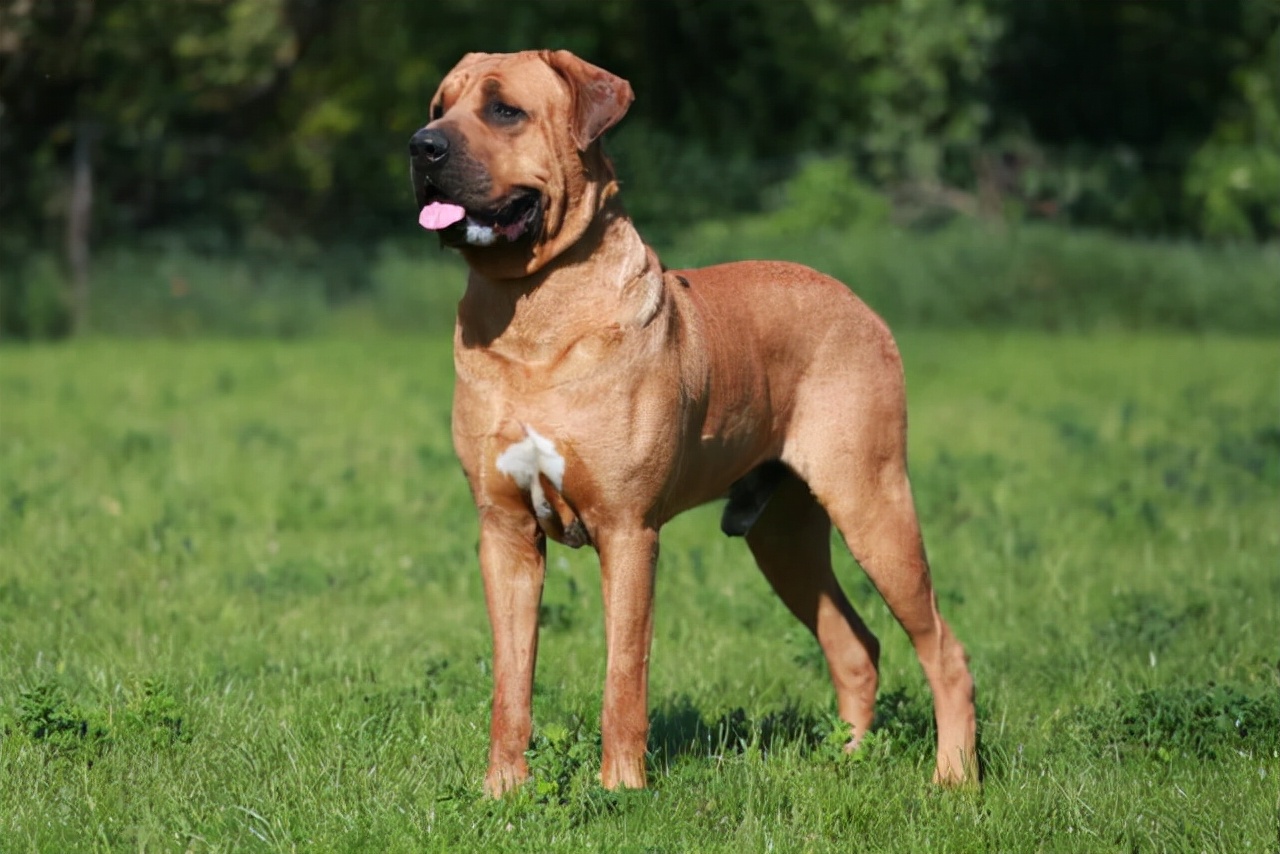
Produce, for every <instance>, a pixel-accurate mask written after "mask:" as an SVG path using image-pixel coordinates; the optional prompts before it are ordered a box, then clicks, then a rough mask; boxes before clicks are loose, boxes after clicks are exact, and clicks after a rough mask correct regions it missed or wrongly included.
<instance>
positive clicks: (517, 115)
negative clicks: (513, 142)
mask: <svg viewBox="0 0 1280 854" xmlns="http://www.w3.org/2000/svg"><path fill="white" fill-rule="evenodd" d="M489 115H490V116H491V117H492V118H493V120H494V121H496V122H500V123H502V124H514V123H515V122H518V121H519V120H520V119H523V118H524V117H525V115H526V113H525V111H524V110H522V109H520V108H519V107H513V106H511V105H510V104H506V103H503V102H502V101H490V102H489Z"/></svg>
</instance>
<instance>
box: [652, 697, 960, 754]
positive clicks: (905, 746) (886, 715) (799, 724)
mask: <svg viewBox="0 0 1280 854" xmlns="http://www.w3.org/2000/svg"><path fill="white" fill-rule="evenodd" d="M871 732H872V733H877V734H878V736H877V737H878V738H880V739H881V740H886V739H887V740H891V741H892V742H893V743H894V744H895V745H896V746H897V747H898V748H900V749H902V750H903V752H907V753H916V752H918V753H920V754H921V755H922V756H923V755H925V754H927V753H928V751H930V750H932V748H933V742H934V739H935V737H936V736H935V732H936V730H935V728H934V722H933V714H932V710H931V709H930V708H929V707H928V705H927V704H922V703H921V702H920V701H919V699H918V698H915V697H913V696H912V695H910V694H908V693H907V692H905V691H903V690H902V689H897V690H894V691H890V692H886V693H884V694H881V696H880V697H879V698H878V699H877V701H876V716H875V723H874V724H873V725H872V728H871ZM843 734H844V729H843V727H842V725H841V723H840V721H839V720H838V719H837V717H836V716H835V714H834V713H823V712H820V711H815V710H812V709H802V708H801V707H799V706H797V705H795V704H793V703H788V704H787V705H786V706H784V707H783V708H781V709H779V710H776V711H772V712H768V713H767V714H764V715H762V716H759V717H752V716H750V715H748V714H747V712H746V711H745V710H744V709H742V708H736V709H733V710H732V711H728V712H725V713H723V714H721V715H719V716H718V717H714V718H711V717H708V716H707V715H704V714H703V712H702V711H701V710H700V709H699V708H698V707H697V705H696V704H695V703H694V702H693V700H692V699H690V698H689V697H688V696H684V695H682V696H677V697H674V698H672V699H671V700H669V701H667V702H666V703H663V704H662V705H661V706H659V707H657V708H656V709H654V710H653V712H652V713H651V714H650V716H649V748H650V751H651V754H652V758H653V761H654V762H655V764H657V765H659V766H671V765H674V764H677V763H678V762H679V761H680V760H682V759H694V758H697V759H708V758H721V757H725V756H731V755H739V754H743V753H746V752H747V751H748V750H753V749H758V750H759V751H760V752H761V754H763V755H768V754H769V753H772V752H775V751H778V750H797V751H798V752H799V753H800V755H802V756H807V755H810V754H814V753H817V752H821V751H824V750H832V749H833V748H832V745H833V744H836V745H839V744H840V743H841V741H842V739H843ZM836 749H837V750H838V747H837V748H836ZM895 752H896V751H895Z"/></svg>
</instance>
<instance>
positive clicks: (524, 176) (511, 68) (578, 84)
mask: <svg viewBox="0 0 1280 854" xmlns="http://www.w3.org/2000/svg"><path fill="white" fill-rule="evenodd" d="M632 98H633V96H632V93H631V85H630V84H629V83H627V81H625V80H623V79H622V78H620V77H616V76H615V75H613V74H610V73H609V72H607V71H605V70H604V69H601V68H597V67H596V66H594V65H591V64H590V63H588V62H584V61H583V60H581V59H579V58H578V57H576V56H574V55H573V54H571V53H569V52H568V51H564V50H558V51H545V50H544V51H526V52H523V53H511V54H490V53H469V54H467V55H466V56H464V57H463V58H462V60H461V61H460V62H459V63H458V64H457V65H456V66H454V68H453V70H452V71H450V72H449V74H448V75H447V76H446V77H445V78H444V81H443V82H441V84H440V88H439V89H437V90H436V94H435V96H434V97H433V98H432V99H431V113H430V122H429V123H428V124H427V125H426V126H425V127H423V128H422V129H420V130H419V131H417V132H416V133H415V134H414V135H413V137H412V139H411V140H410V142H409V163H410V174H411V176H412V180H413V189H414V193H415V194H416V196H417V202H418V209H419V222H420V224H421V225H422V226H423V227H424V228H427V229H429V230H432V231H436V232H438V233H439V234H440V238H441V240H442V241H443V242H444V243H445V244H446V245H448V246H453V247H457V248H459V249H461V250H462V252H463V255H464V256H465V257H466V259H467V262H468V263H469V264H470V265H471V266H472V267H473V268H474V269H477V270H479V271H481V272H483V273H485V274H487V275H490V276H492V277H495V278H518V277H521V276H526V275H529V274H531V273H533V272H535V271H536V270H538V269H539V268H541V267H542V266H543V265H545V264H546V263H547V262H548V261H550V260H551V259H552V258H554V257H556V256H557V255H559V254H560V253H561V252H563V251H564V250H565V249H566V248H567V247H569V246H571V245H572V244H573V243H575V242H576V241H577V240H578V239H579V238H580V237H581V236H582V234H583V233H584V232H585V231H586V229H587V227H588V226H589V225H590V224H591V222H592V220H593V219H594V218H595V217H596V214H597V213H599V211H600V209H601V206H602V205H603V204H604V201H605V200H606V199H607V198H608V196H609V195H611V194H612V193H613V192H614V190H615V186H614V183H613V168H612V166H611V165H610V163H609V161H608V159H607V158H606V157H605V155H604V153H603V152H602V151H601V148H600V143H599V139H600V136H601V134H603V133H604V132H605V131H606V130H608V129H609V128H610V127H612V126H613V125H614V124H616V123H617V122H618V120H619V119H621V118H622V116H623V115H624V114H625V113H626V111H627V108H628V107H629V106H630V105H631V101H632Z"/></svg>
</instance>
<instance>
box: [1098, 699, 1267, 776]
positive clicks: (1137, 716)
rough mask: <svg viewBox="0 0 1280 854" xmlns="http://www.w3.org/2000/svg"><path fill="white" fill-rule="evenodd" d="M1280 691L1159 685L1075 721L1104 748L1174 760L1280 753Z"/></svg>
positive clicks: (1101, 749)
mask: <svg viewBox="0 0 1280 854" xmlns="http://www.w3.org/2000/svg"><path fill="white" fill-rule="evenodd" d="M1278 721H1280V691H1277V690H1276V689H1275V688H1272V689H1270V690H1267V691H1264V692H1246V691H1242V690H1241V689H1240V688H1238V687H1236V686H1234V685H1215V684H1213V683H1210V684H1208V685H1206V686H1204V687H1202V688H1159V689H1152V690H1149V691H1140V692H1136V693H1133V694H1128V695H1124V696H1122V697H1119V698H1117V699H1115V700H1113V701H1112V702H1110V703H1108V704H1106V705H1104V706H1101V707H1099V708H1092V709H1080V710H1079V711H1077V712H1076V715H1075V720H1074V724H1075V725H1076V726H1077V727H1079V729H1080V730H1081V731H1082V732H1083V734H1084V737H1085V738H1086V739H1087V740H1088V741H1089V742H1090V743H1091V744H1092V745H1093V746H1094V748H1095V749H1096V750H1098V751H1100V752H1113V753H1114V752H1115V751H1117V750H1121V749H1124V750H1128V751H1132V750H1138V751H1141V752H1142V753H1144V754H1145V755H1147V756H1150V757H1152V758H1155V759H1159V760H1160V761H1162V762H1169V761H1171V760H1173V759H1174V758H1176V757H1179V756H1192V757H1195V758H1197V759H1217V758H1218V757H1220V756H1221V755H1222V754H1223V752H1224V751H1248V752H1249V753H1251V754H1252V755H1254V756H1258V757H1274V756H1276V755H1277V753H1278V752H1280V728H1278V727H1277V722H1278Z"/></svg>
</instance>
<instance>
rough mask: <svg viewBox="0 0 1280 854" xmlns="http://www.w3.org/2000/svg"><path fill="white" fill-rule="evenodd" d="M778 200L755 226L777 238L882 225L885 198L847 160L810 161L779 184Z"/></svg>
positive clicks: (885, 217) (886, 206)
mask: <svg viewBox="0 0 1280 854" xmlns="http://www.w3.org/2000/svg"><path fill="white" fill-rule="evenodd" d="M780 195H781V197H782V202H781V204H780V205H778V206H777V208H776V209H775V210H774V211H773V212H771V213H770V214H769V215H767V216H765V217H761V218H760V220H759V224H758V225H757V226H756V227H758V228H760V229H761V230H762V231H764V232H767V233H769V234H771V235H776V236H779V237H791V238H794V237H805V236H808V235H810V234H812V232H814V231H821V230H832V229H839V230H842V231H843V230H845V229H853V228H864V227H867V226H884V225H887V224H888V222H889V201H888V200H887V199H886V198H884V196H882V195H880V194H879V193H877V192H876V191H875V190H874V189H872V188H871V187H870V186H868V185H867V184H866V183H864V182H863V181H861V180H859V179H858V178H857V176H855V175H854V174H853V171H852V169H851V167H850V164H849V162H848V161H847V160H838V159H829V160H811V161H809V162H807V163H805V164H804V165H803V166H801V167H800V168H799V169H798V170H797V171H796V173H795V174H794V175H792V176H791V178H789V179H788V180H787V182H786V183H785V184H784V185H783V186H782V188H781V191H780Z"/></svg>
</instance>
